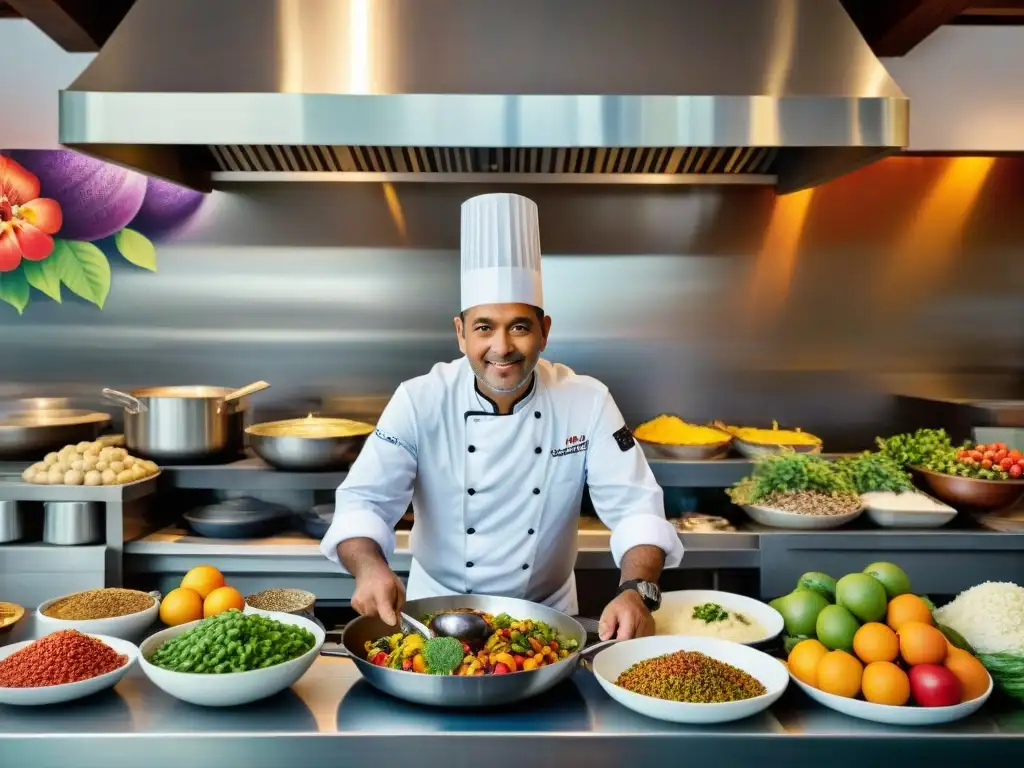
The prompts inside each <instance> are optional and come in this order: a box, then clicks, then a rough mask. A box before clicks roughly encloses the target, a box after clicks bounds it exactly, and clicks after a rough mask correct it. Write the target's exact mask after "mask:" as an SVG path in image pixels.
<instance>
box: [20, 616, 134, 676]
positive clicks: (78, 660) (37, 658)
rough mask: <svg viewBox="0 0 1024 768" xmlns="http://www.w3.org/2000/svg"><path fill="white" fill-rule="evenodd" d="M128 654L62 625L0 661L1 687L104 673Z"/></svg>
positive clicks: (111, 670) (120, 662)
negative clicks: (55, 630) (60, 627)
mask: <svg viewBox="0 0 1024 768" xmlns="http://www.w3.org/2000/svg"><path fill="white" fill-rule="evenodd" d="M127 661H128V657H127V656H124V655H122V654H120V653H118V652H117V651H115V650H114V649H113V648H111V647H110V646H109V645H107V644H106V643H102V642H100V641H99V640H96V639H94V638H92V637H89V636H88V635H83V634H82V633H81V632H79V631H78V630H76V629H65V630H62V631H60V632H54V633H53V634H52V635H47V636H46V637H43V638H40V639H39V640H36V641H35V642H34V643H32V644H31V645H26V646H25V647H24V648H22V649H21V650H20V651H15V652H14V653H12V654H11V655H10V656H8V657H7V658H6V659H4V660H3V661H0V688H42V687H44V686H48V685H64V684H66V683H77V682H79V681H80V680H88V679H89V678H92V677H98V676H99V675H105V674H107V673H108V672H113V671H114V670H115V669H118V668H120V667H122V666H124V664H125V663H127Z"/></svg>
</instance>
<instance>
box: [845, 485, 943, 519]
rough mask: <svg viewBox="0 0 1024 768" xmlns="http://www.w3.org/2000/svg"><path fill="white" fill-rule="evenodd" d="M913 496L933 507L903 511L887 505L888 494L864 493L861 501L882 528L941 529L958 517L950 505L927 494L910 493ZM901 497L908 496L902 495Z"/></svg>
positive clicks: (869, 515)
mask: <svg viewBox="0 0 1024 768" xmlns="http://www.w3.org/2000/svg"><path fill="white" fill-rule="evenodd" d="M909 493H910V495H911V496H920V497H922V498H923V499H926V500H927V501H928V502H929V503H930V504H931V505H933V506H932V507H931V508H930V509H903V508H899V507H893V506H891V504H890V505H887V504H886V501H885V497H886V496H887V495H888V494H876V493H863V494H861V497H860V498H861V501H862V502H863V503H864V511H865V512H866V513H867V516H868V517H869V518H870V519H871V521H872V522H874V523H875V524H876V525H878V526H881V527H882V528H940V527H941V526H943V525H945V524H946V523H948V522H949V521H950V520H952V519H953V518H954V517H956V514H957V512H956V510H955V509H953V507H951V506H949V505H948V504H944V503H943V502H941V501H937V500H936V499H933V498H932V497H931V496H929V495H928V494H926V493H921V492H920V491H910V492H909ZM900 496H901V497H903V496H906V494H900Z"/></svg>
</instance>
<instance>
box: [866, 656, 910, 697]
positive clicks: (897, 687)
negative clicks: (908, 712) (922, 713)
mask: <svg viewBox="0 0 1024 768" xmlns="http://www.w3.org/2000/svg"><path fill="white" fill-rule="evenodd" d="M861 688H862V689H863V690H864V698H865V699H866V700H867V701H870V702H871V703H872V704H888V705H890V706H893V707H902V706H903V705H904V704H906V703H907V702H908V701H910V678H909V677H907V673H906V672H904V671H903V670H902V669H900V668H899V667H897V666H896V665H895V664H893V663H892V662H890V661H873V662H871V663H870V664H868V665H867V666H866V667H865V668H864V677H863V678H862V680H861Z"/></svg>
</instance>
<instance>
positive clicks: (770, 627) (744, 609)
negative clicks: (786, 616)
mask: <svg viewBox="0 0 1024 768" xmlns="http://www.w3.org/2000/svg"><path fill="white" fill-rule="evenodd" d="M701 603H717V604H718V605H720V606H722V607H723V608H724V609H725V610H727V611H729V610H734V611H740V612H741V613H744V614H746V615H747V616H749V617H750V618H752V619H754V621H756V622H757V623H758V624H760V625H761V626H762V627H764V630H765V635H764V636H763V637H759V638H758V639H757V640H750V641H747V642H744V643H743V644H744V645H753V644H754V643H763V642H765V641H766V640H771V639H772V638H774V637H778V636H779V635H780V634H782V630H783V628H784V626H785V621H784V620H783V618H782V614H781V613H779V612H778V611H776V610H775V609H774V608H772V607H771V606H770V605H767V604H766V603H762V602H761V601H760V600H755V599H753V598H752V597H745V596H744V595H736V594H733V593H732V592H718V591H715V590H710V589H684V590H682V591H679V592H663V593H662V595H661V607H660V608H659V609H658V610H657V611H655V612H654V623H655V625H656V626H657V625H658V614H659V613H662V612H663V611H665V610H666V609H669V610H671V609H672V608H673V607H674V606H680V605H687V604H697V605H699V604H701ZM663 615H664V614H663ZM655 632H656V634H658V635H663V634H664V633H662V632H661V630H660V628H659V629H657V630H655ZM716 639H717V638H716Z"/></svg>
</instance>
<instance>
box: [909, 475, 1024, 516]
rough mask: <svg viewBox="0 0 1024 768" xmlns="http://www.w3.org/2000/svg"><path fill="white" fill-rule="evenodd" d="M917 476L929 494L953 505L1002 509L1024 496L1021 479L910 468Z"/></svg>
mask: <svg viewBox="0 0 1024 768" xmlns="http://www.w3.org/2000/svg"><path fill="white" fill-rule="evenodd" d="M911 469H912V470H914V472H916V473H918V474H919V475H921V477H923V478H924V480H925V482H926V483H927V484H928V487H929V488H930V489H931V490H932V492H933V493H934V494H935V495H936V496H938V497H939V499H941V500H942V501H944V502H946V503H947V504H952V505H953V506H964V507H974V508H976V509H1003V508H1005V507H1009V506H1012V505H1013V504H1014V503H1015V502H1016V501H1017V500H1018V499H1019V498H1020V497H1021V496H1024V480H980V479H978V478H974V477H957V476H956V475H947V474H944V473H942V472H933V471H931V470H930V469H924V468H922V467H911Z"/></svg>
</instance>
